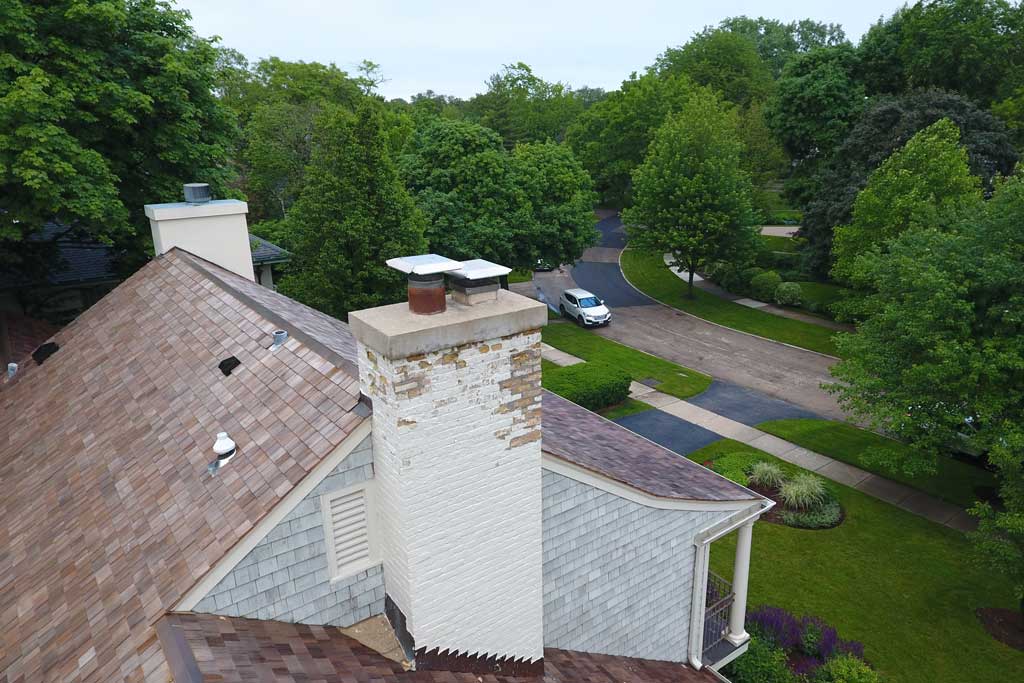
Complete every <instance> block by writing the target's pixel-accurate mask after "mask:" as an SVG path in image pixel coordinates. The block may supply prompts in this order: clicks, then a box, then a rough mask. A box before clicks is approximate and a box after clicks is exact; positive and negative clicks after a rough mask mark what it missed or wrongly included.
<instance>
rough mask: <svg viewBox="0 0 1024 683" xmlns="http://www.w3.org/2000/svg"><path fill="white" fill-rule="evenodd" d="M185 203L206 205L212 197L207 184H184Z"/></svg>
mask: <svg viewBox="0 0 1024 683" xmlns="http://www.w3.org/2000/svg"><path fill="white" fill-rule="evenodd" d="M184 190H185V201H186V202H187V203H189V204H206V203H207V202H209V201H210V200H211V199H213V196H212V195H211V194H210V186H209V184H207V183H185V185H184Z"/></svg>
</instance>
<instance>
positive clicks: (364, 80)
mask: <svg viewBox="0 0 1024 683" xmlns="http://www.w3.org/2000/svg"><path fill="white" fill-rule="evenodd" d="M356 72H357V73H358V74H359V75H358V76H356V78H355V82H356V84H358V85H359V88H360V89H361V90H362V91H363V94H364V95H372V94H373V93H375V92H376V91H377V87H378V86H379V85H381V84H382V83H387V81H388V79H386V78H384V72H383V70H382V69H381V68H380V64H378V63H377V62H371V61H370V60H369V59H364V60H363V61H361V62H359V64H357V65H356Z"/></svg>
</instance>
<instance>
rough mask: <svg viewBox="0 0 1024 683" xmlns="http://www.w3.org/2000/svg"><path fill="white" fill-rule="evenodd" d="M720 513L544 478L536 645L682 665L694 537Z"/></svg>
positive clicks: (559, 477)
mask: <svg viewBox="0 0 1024 683" xmlns="http://www.w3.org/2000/svg"><path fill="white" fill-rule="evenodd" d="M728 514H729V513H727V512H703V511H701V512H698V511H683V510H657V509H654V508H649V507H646V506H644V505H641V504H639V503H635V502H632V501H629V500H626V499H624V498H620V497H618V496H616V495H613V494H611V493H607V492H605V491H601V490H599V489H596V488H593V487H591V486H588V485H586V484H582V483H580V482H577V481H575V480H573V479H569V478H568V477H564V476H562V475H559V474H555V473H553V472H548V471H545V472H544V513H543V523H544V646H545V647H554V648H561V649H566V650H581V651H583V652H594V653H601V654H609V655H620V656H627V657H639V658H644V659H658V660H666V661H678V662H681V661H685V660H686V657H687V651H688V645H689V640H688V639H689V625H690V602H691V595H692V590H693V588H692V586H693V563H694V558H695V554H696V550H695V547H694V544H693V538H694V535H695V534H696V533H697V532H698V531H699V530H701V529H703V528H706V527H707V526H709V525H711V524H713V523H714V522H715V521H717V520H719V519H723V518H725V517H727V516H728Z"/></svg>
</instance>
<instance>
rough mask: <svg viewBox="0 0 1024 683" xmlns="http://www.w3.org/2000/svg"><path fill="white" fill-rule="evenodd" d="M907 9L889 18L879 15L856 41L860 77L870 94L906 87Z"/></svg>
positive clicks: (899, 91)
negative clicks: (903, 46)
mask: <svg viewBox="0 0 1024 683" xmlns="http://www.w3.org/2000/svg"><path fill="white" fill-rule="evenodd" d="M906 11H907V9H906V7H902V8H900V9H897V10H896V11H895V12H894V13H893V15H892V16H891V17H889V18H888V19H884V18H880V19H879V20H878V21H877V22H875V23H874V24H872V25H871V27H870V28H869V29H868V30H867V33H865V34H864V36H863V37H862V38H861V39H860V43H858V44H857V77H858V79H859V80H860V81H861V82H862V83H863V84H864V89H865V91H866V92H867V94H868V95H880V94H886V95H896V94H899V93H901V92H903V91H904V90H906V89H907V75H906V69H905V67H904V65H903V59H902V57H901V56H900V44H901V42H902V39H903V15H904V14H905V13H906Z"/></svg>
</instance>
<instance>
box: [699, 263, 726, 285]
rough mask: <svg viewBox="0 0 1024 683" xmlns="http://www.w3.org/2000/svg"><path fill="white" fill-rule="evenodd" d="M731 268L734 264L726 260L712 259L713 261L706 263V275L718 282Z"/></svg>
mask: <svg viewBox="0 0 1024 683" xmlns="http://www.w3.org/2000/svg"><path fill="white" fill-rule="evenodd" d="M730 268H732V266H731V265H729V264H728V263H727V262H725V261H712V262H711V263H707V264H705V265H704V269H703V271H704V277H706V278H708V279H709V280H714V281H715V282H718V279H719V276H721V275H722V274H723V273H724V272H725V271H726V270H728V269H730Z"/></svg>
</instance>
